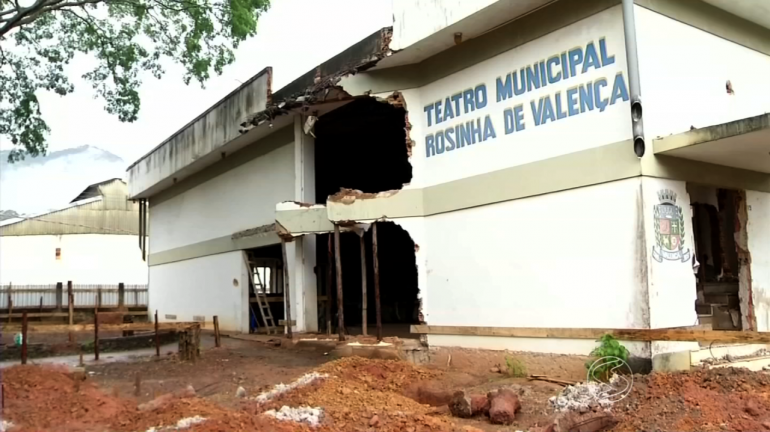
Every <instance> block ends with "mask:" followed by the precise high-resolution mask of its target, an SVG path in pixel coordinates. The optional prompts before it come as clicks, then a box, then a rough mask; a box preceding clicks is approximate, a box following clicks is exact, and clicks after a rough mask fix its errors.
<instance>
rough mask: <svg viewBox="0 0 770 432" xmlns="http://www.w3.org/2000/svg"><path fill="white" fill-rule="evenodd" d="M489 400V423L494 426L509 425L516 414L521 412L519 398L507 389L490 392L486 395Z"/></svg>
mask: <svg viewBox="0 0 770 432" xmlns="http://www.w3.org/2000/svg"><path fill="white" fill-rule="evenodd" d="M487 398H488V399H489V421H490V422H492V423H494V424H503V425H509V424H511V423H513V421H514V419H515V417H516V413H517V412H519V411H520V410H521V403H520V402H519V396H518V395H517V394H516V393H514V392H513V391H512V390H509V389H500V390H498V391H496V392H490V393H489V394H488V395H487Z"/></svg>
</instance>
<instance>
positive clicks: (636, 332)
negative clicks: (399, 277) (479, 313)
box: [411, 325, 770, 343]
mask: <svg viewBox="0 0 770 432" xmlns="http://www.w3.org/2000/svg"><path fill="white" fill-rule="evenodd" d="M411 332H412V333H417V334H431V335H456V336H501V337H525V338H559V339H593V340H596V339H599V338H600V337H602V336H604V335H605V334H610V335H612V336H614V337H615V338H617V339H619V340H624V341H672V342H747V343H770V332H752V331H716V330H690V329H681V328H667V329H599V328H596V329H590V328H538V327H470V326H467V327H466V326H432V325H413V326H412V327H411Z"/></svg>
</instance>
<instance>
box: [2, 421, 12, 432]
mask: <svg viewBox="0 0 770 432" xmlns="http://www.w3.org/2000/svg"><path fill="white" fill-rule="evenodd" d="M12 427H13V423H11V422H9V421H5V420H0V432H5V431H7V430H8V429H10V428H12Z"/></svg>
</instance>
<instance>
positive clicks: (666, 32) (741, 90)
mask: <svg viewBox="0 0 770 432" xmlns="http://www.w3.org/2000/svg"><path fill="white" fill-rule="evenodd" d="M686 3H687V2H683V4H686ZM693 3H695V2H693ZM635 16H636V31H637V33H638V36H637V40H638V48H639V65H640V77H641V80H642V91H643V95H644V128H645V135H646V136H647V137H665V136H668V135H671V134H677V133H682V132H686V131H689V130H691V128H693V127H694V128H703V127H706V126H712V125H717V124H722V123H727V122H730V121H734V120H739V119H744V118H749V117H754V116H756V115H759V114H764V113H767V112H770V82H768V80H767V77H768V76H770V56H767V55H765V54H762V53H760V52H758V51H755V50H752V49H750V48H747V47H745V46H741V45H738V44H737V43H734V42H730V41H728V40H726V39H724V38H721V37H719V36H716V35H714V34H711V33H709V32H706V31H704V30H700V29H697V28H695V27H693V26H690V25H687V24H684V23H682V22H680V21H676V20H674V19H670V18H667V17H665V16H663V15H661V14H658V13H656V12H653V11H651V10H649V9H645V8H643V7H640V6H637V7H636V9H635ZM713 25H714V26H717V27H720V26H721V27H724V26H725V25H726V23H713ZM731 31H737V32H740V31H742V29H731ZM728 82H729V83H730V87H731V90H732V91H728V90H727V83H728ZM645 158H654V156H653V153H652V152H647V155H646V156H645Z"/></svg>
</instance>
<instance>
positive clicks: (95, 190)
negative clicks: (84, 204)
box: [70, 178, 126, 203]
mask: <svg viewBox="0 0 770 432" xmlns="http://www.w3.org/2000/svg"><path fill="white" fill-rule="evenodd" d="M116 181H119V182H121V183H123V185H124V188H125V184H126V183H125V182H124V181H123V180H121V179H119V178H111V179H109V180H105V181H101V182H99V183H94V184H92V185H89V186H88V187H87V188H85V189H83V192H80V195H78V196H76V197H75V199H74V200H72V201H70V203H74V202H77V201H80V200H84V199H86V198H93V197H95V196H99V195H109V194H104V193H102V191H101V189H102V187H103V186H107V185H109V184H111V183H114V182H116Z"/></svg>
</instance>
